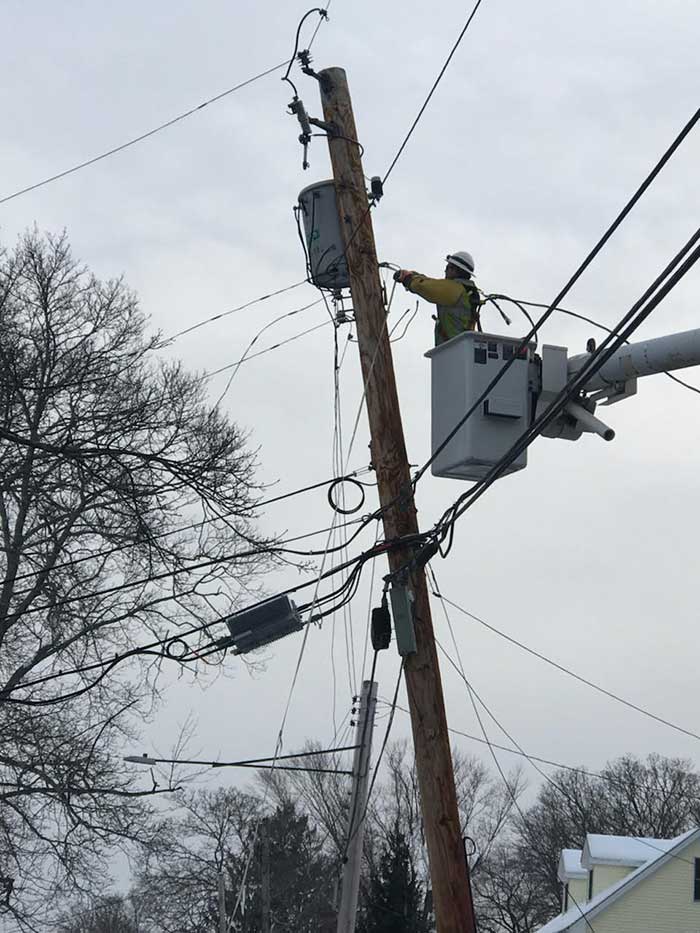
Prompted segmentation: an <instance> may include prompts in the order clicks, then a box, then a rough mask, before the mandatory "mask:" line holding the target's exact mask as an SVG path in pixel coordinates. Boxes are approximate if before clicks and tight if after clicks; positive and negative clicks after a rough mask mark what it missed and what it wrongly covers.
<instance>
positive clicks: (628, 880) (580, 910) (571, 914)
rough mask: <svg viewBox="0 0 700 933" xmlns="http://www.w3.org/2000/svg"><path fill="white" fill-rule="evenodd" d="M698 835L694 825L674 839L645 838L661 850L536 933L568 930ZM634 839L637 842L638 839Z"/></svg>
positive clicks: (561, 932) (699, 830) (699, 831)
mask: <svg viewBox="0 0 700 933" xmlns="http://www.w3.org/2000/svg"><path fill="white" fill-rule="evenodd" d="M698 835H700V828H698V827H696V828H695V829H691V830H689V831H688V832H687V833H683V834H682V835H680V836H676V838H675V839H655V840H645V841H648V842H652V841H653V842H654V843H657V842H661V843H664V844H665V848H662V847H660V848H662V851H658V850H657V852H656V854H655V855H654V854H652V857H651V859H649V860H648V861H646V862H644V863H643V864H642V865H640V866H639V867H638V868H636V869H635V870H634V871H631V872H630V873H629V875H626V876H625V877H624V878H622V879H621V880H620V881H616V882H615V884H611V885H610V887H608V888H605V889H604V890H603V891H601V892H600V893H599V894H596V896H595V897H594V898H592V899H591V900H590V901H587V902H586V903H585V904H579V905H578V906H576V904H574V906H573V907H570V908H569V910H567V911H566V913H565V914H559V916H557V917H555V918H554V919H553V920H550V921H549V923H545V925H544V926H543V927H540V928H539V930H537V933H565V931H566V930H570V929H571V928H572V927H573V926H574V924H575V923H576V922H577V921H580V920H582V919H583V917H587V916H588V915H589V914H591V913H593V912H594V911H595V909H596V908H597V907H599V906H600V905H601V904H603V903H604V902H605V901H607V900H608V899H612V900H617V897H618V896H619V895H620V893H621V892H622V889H623V888H626V887H627V886H628V885H629V886H634V884H635V883H636V882H637V881H639V880H640V879H641V877H642V876H643V875H646V874H647V873H649V872H650V871H653V870H654V865H655V863H657V862H661V861H663V860H664V858H665V856H666V855H667V854H668V852H670V851H672V850H674V849H679V848H681V847H682V846H683V845H684V844H685V843H686V842H688V841H689V840H690V838H691V836H698ZM588 838H589V837H586V841H588ZM597 838H599V839H606V838H608V839H626V840H627V841H634V838H633V837H630V838H628V837H626V836H608V837H606V836H599V837H597ZM636 841H637V842H639V839H637V840H636ZM646 848H648V850H649V851H650V852H651V851H652V849H651V848H650V847H648V846H647V847H646ZM569 851H571V850H569ZM587 928H588V927H587Z"/></svg>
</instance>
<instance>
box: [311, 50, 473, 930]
mask: <svg viewBox="0 0 700 933" xmlns="http://www.w3.org/2000/svg"><path fill="white" fill-rule="evenodd" d="M318 77H319V83H320V86H321V101H322V104H323V116H324V120H325V122H326V123H327V124H329V125H330V132H329V134H328V147H329V150H330V157H331V163H332V166H333V177H334V179H335V187H336V195H337V202H338V213H339V216H340V225H341V229H342V231H343V237H344V240H345V244H344V245H345V249H346V259H347V263H348V268H349V273H350V288H351V291H352V304H353V309H354V312H355V326H356V328H357V342H358V345H359V349H360V361H361V365H362V375H363V377H364V382H365V387H366V389H365V391H366V400H367V414H368V418H369V426H370V433H371V452H372V464H373V466H374V469H375V470H376V474H377V483H378V489H379V499H380V503H381V505H382V506H383V507H385V508H386V511H384V512H383V514H382V519H383V522H384V536H385V539H386V540H387V541H393V540H395V539H397V538H403V537H405V536H414V535H416V534H417V532H418V521H417V518H416V507H415V502H414V498H413V490H412V487H411V476H410V469H409V464H408V458H407V456H406V445H405V442H404V435H403V427H402V424H401V412H400V409H399V399H398V394H397V391H396V380H395V377H394V364H393V361H392V356H391V345H390V343H389V335H388V331H387V326H386V310H385V308H384V301H383V296H382V287H381V281H380V277H379V267H378V264H377V251H376V247H375V243H374V231H373V229H372V219H371V215H370V209H369V202H368V199H367V191H366V188H365V177H364V173H363V170H362V159H361V156H360V152H361V150H360V147H359V146H358V144H357V142H355V140H357V139H358V136H357V130H356V128H355V118H354V116H353V112H352V104H351V101H350V92H349V89H348V83H347V77H346V75H345V71H344V70H343V69H342V68H329V69H326V70H324V71H322V72H321V73H320V74H319V75H318ZM416 222H418V218H416ZM426 418H427V413H426ZM412 556H413V551H412V549H411V548H410V547H405V548H397V549H392V550H391V551H389V566H390V568H391V569H392V571H397V570H399V569H401V568H405V567H406V565H407V563H409V562H410V560H411V558H412ZM408 585H409V587H410V589H411V590H412V593H413V598H414V603H413V607H414V624H415V635H416V646H417V650H416V652H415V654H410V655H408V656H407V657H406V659H405V665H404V672H405V678H406V689H407V691H408V702H409V707H410V711H411V725H412V729H413V741H414V746H415V755H416V769H417V772H418V781H419V786H420V793H421V805H422V811H423V823H424V827H425V837H426V841H427V846H428V856H429V859H430V874H431V880H432V887H433V902H434V906H435V915H436V920H437V929H438V933H474V931H475V925H474V917H473V913H472V907H471V897H470V891H469V879H468V875H467V870H466V865H465V861H464V849H463V846H462V837H461V833H460V826H459V814H458V810H457V795H456V793H455V784H454V773H453V769H452V756H451V753H450V742H449V736H448V733H447V719H446V717H445V703H444V699H443V694H442V683H441V681H440V668H439V665H438V658H437V651H436V649H435V637H434V634H433V623H432V619H431V615H430V602H429V599H428V588H427V585H426V580H425V572H424V569H423V568H422V567H420V568H416V569H414V570H412V571H411V574H410V578H409V580H408Z"/></svg>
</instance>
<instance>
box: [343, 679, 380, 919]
mask: <svg viewBox="0 0 700 933" xmlns="http://www.w3.org/2000/svg"><path fill="white" fill-rule="evenodd" d="M376 708H377V684H376V683H375V682H374V681H373V680H365V681H364V682H363V684H362V694H361V696H360V707H359V716H358V719H357V726H356V732H355V734H356V736H357V748H356V749H355V754H354V756H353V762H352V794H351V797H350V819H349V820H348V845H347V850H346V852H345V862H344V864H343V887H342V894H341V900H340V910H339V912H338V933H355V919H356V916H357V897H358V894H359V891H360V869H361V867H362V841H363V838H364V832H365V817H366V816H367V785H368V783H369V762H370V757H371V752H372V732H373V730H374V713H375V710H376Z"/></svg>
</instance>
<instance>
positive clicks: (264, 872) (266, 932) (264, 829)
mask: <svg viewBox="0 0 700 933" xmlns="http://www.w3.org/2000/svg"><path fill="white" fill-rule="evenodd" d="M260 832H261V836H262V838H261V861H262V865H261V872H260V875H261V878H262V884H261V891H260V900H261V903H262V933H270V930H271V926H270V826H269V824H268V822H267V819H264V820H263V821H262V824H261V827H260Z"/></svg>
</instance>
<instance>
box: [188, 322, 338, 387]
mask: <svg viewBox="0 0 700 933" xmlns="http://www.w3.org/2000/svg"><path fill="white" fill-rule="evenodd" d="M329 324H330V321H321V323H320V324H315V325H314V326H313V327H309V328H308V330H303V331H301V333H299V334H295V335H294V336H293V337H287V339H286V340H280V342H279V343H275V344H272V346H269V347H265V349H264V350H258V352H257V353H249V354H248V355H247V356H246V357H245V358H242V359H240V360H236V362H235V363H227V364H226V366H220V367H219V369H213V370H212V371H211V372H208V373H205V374H204V376H203V377H202V378H203V379H211V378H212V376H218V375H219V373H225V372H226V371H227V370H228V369H233V368H234V367H238V366H240V365H241V363H249V362H250V360H254V359H256V358H257V357H259V356H264V355H265V354H266V353H271V352H272V350H279V348H280V347H284V346H286V345H287V344H288V343H293V342H294V341H295V340H299V339H300V338H301V337H306V335H307V334H312V333H313V332H314V331H316V330H320V329H321V328H322V327H328V325H329Z"/></svg>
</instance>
